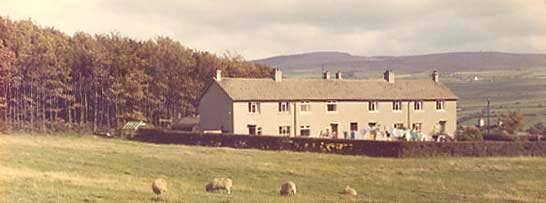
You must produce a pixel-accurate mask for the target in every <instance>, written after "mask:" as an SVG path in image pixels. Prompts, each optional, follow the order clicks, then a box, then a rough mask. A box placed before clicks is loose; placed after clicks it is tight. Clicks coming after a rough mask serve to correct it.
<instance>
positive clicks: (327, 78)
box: [322, 71, 330, 80]
mask: <svg viewBox="0 0 546 203" xmlns="http://www.w3.org/2000/svg"><path fill="white" fill-rule="evenodd" d="M322 78H323V79H325V80H329V79H330V72H328V71H324V73H323V76H322Z"/></svg>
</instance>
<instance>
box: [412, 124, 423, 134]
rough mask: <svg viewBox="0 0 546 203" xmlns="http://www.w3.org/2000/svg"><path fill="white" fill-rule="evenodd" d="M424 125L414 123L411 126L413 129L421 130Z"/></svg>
mask: <svg viewBox="0 0 546 203" xmlns="http://www.w3.org/2000/svg"><path fill="white" fill-rule="evenodd" d="M422 127H423V123H414V124H413V126H411V129H413V130H415V131H417V132H421V128H422Z"/></svg>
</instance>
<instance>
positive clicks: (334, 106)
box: [326, 101, 337, 112]
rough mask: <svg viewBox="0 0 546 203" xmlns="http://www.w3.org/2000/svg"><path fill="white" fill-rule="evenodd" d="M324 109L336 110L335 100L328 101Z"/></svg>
mask: <svg viewBox="0 0 546 203" xmlns="http://www.w3.org/2000/svg"><path fill="white" fill-rule="evenodd" d="M326 110H327V111H328V112H336V111H337V104H336V102H335V101H329V102H328V104H326Z"/></svg>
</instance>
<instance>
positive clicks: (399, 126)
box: [394, 123, 404, 129]
mask: <svg viewBox="0 0 546 203" xmlns="http://www.w3.org/2000/svg"><path fill="white" fill-rule="evenodd" d="M394 128H396V129H404V124H403V123H395V124H394Z"/></svg>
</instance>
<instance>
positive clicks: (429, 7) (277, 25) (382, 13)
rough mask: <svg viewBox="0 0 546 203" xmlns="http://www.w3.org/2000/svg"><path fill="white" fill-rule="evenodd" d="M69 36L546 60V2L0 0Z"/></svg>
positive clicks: (245, 51)
mask: <svg viewBox="0 0 546 203" xmlns="http://www.w3.org/2000/svg"><path fill="white" fill-rule="evenodd" d="M0 15H1V16H7V17H10V18H12V19H32V20H33V21H34V22H35V23H37V24H39V25H42V26H52V27H55V28H56V29H59V30H61V31H63V32H65V33H67V34H73V33H74V32H78V31H83V32H88V33H110V32H118V33H120V34H122V35H125V36H129V37H132V38H136V39H139V40H145V39H150V38H154V37H157V36H167V37H170V38H173V39H175V40H177V41H180V42H181V43H182V44H184V45H185V46H187V47H189V48H192V49H197V50H202V51H210V52H213V53H216V54H219V55H223V54H225V53H227V52H230V53H236V54H240V55H242V56H243V57H245V58H246V59H249V60H252V59H259V58H266V57H271V56H276V55H288V54H295V53H305V52H313V51H341V52H348V53H351V54H354V55H363V56H377V55H415V54H426V53H438V52H456V51H504V52H518V53H546V0H375V1H371V0H229V1H225V0H224V1H222V0H155V1H150V0H0Z"/></svg>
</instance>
